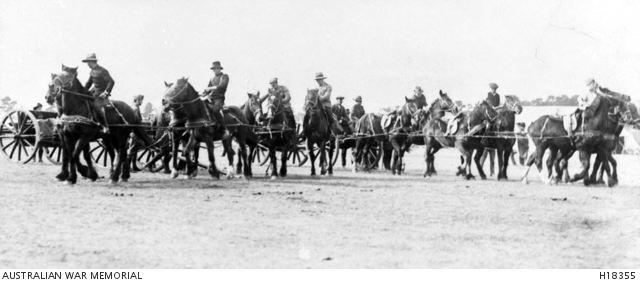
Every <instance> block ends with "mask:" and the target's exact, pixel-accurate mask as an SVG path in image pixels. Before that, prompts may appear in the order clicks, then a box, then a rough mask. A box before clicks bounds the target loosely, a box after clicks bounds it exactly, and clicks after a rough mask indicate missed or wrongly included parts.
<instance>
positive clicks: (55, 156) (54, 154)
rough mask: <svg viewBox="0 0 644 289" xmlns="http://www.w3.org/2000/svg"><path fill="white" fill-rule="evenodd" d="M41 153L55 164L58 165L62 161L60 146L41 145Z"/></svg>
mask: <svg viewBox="0 0 644 289" xmlns="http://www.w3.org/2000/svg"><path fill="white" fill-rule="evenodd" d="M42 150H43V154H44V155H45V157H46V158H47V159H48V160H49V162H51V163H52V164H55V165H60V164H61V163H62V162H63V150H62V148H61V147H60V146H51V147H47V146H43V147H42Z"/></svg>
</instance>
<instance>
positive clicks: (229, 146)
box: [213, 138, 235, 179]
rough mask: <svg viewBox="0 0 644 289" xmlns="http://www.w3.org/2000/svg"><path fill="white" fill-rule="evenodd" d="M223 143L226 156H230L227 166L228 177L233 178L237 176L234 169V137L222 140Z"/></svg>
mask: <svg viewBox="0 0 644 289" xmlns="http://www.w3.org/2000/svg"><path fill="white" fill-rule="evenodd" d="M221 143H222V145H223V149H224V151H225V152H226V157H227V158H228V167H227V168H226V178H227V179H233V178H235V170H234V169H233V164H234V162H235V153H234V152H233V142H232V138H229V139H225V140H222V141H221ZM213 149H214V148H213Z"/></svg>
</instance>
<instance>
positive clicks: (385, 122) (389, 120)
mask: <svg viewBox="0 0 644 289" xmlns="http://www.w3.org/2000/svg"><path fill="white" fill-rule="evenodd" d="M396 117H397V115H396V114H395V113H390V114H387V115H385V116H383V117H382V119H380V127H382V129H383V130H384V131H385V132H389V131H390V130H391V129H392V127H393V125H394V123H395V120H396Z"/></svg>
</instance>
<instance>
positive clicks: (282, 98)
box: [260, 85, 296, 128]
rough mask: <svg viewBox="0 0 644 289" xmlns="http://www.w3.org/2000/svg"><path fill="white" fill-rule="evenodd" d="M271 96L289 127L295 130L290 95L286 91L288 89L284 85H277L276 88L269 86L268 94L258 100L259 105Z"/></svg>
mask: <svg viewBox="0 0 644 289" xmlns="http://www.w3.org/2000/svg"><path fill="white" fill-rule="evenodd" d="M271 95H274V96H275V97H277V99H278V101H279V103H280V105H281V107H282V111H283V112H284V114H285V115H286V118H287V120H288V122H289V127H292V128H295V126H296V124H295V116H294V115H293V108H292V107H291V93H290V92H289V91H288V88H286V86H284V85H278V86H277V87H276V88H274V87H272V86H271V87H270V88H268V93H267V94H266V95H265V96H264V97H262V98H261V99H260V103H262V102H264V100H265V99H266V98H268V97H269V96H271Z"/></svg>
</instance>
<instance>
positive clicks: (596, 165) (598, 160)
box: [589, 153, 606, 184]
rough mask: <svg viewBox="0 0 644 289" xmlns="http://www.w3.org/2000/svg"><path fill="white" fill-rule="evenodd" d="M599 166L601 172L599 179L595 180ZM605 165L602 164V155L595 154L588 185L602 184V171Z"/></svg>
mask: <svg viewBox="0 0 644 289" xmlns="http://www.w3.org/2000/svg"><path fill="white" fill-rule="evenodd" d="M600 166H601V171H600V172H599V178H597V171H598V170H599V167H600ZM605 166H606V163H605V162H604V156H603V154H602V153H597V156H596V157H595V163H594V164H593V170H592V172H591V173H590V177H589V178H590V183H591V184H603V183H604V180H603V178H604V177H603V175H604V169H605Z"/></svg>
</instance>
